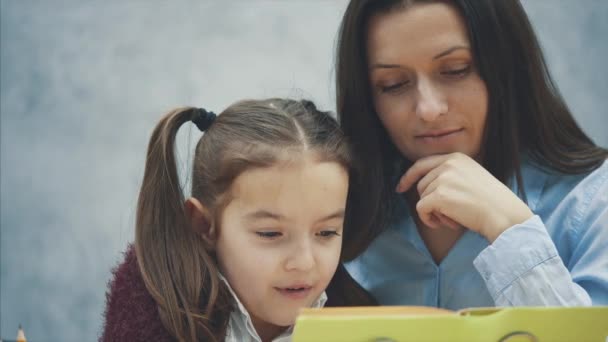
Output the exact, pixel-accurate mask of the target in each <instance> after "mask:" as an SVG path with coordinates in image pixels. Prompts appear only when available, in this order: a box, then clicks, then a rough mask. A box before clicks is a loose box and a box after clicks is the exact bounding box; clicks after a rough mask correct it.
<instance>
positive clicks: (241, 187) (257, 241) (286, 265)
mask: <svg viewBox="0 0 608 342" xmlns="http://www.w3.org/2000/svg"><path fill="white" fill-rule="evenodd" d="M347 191H348V173H347V171H346V170H345V169H344V168H343V167H342V166H341V165H339V164H338V163H335V162H318V161H316V160H314V159H313V158H306V160H305V161H300V162H293V163H284V164H280V165H276V166H273V167H269V168H256V169H251V170H248V171H245V172H244V173H242V174H241V175H239V176H238V177H237V178H236V180H235V181H234V183H233V185H232V187H231V192H230V195H231V198H232V199H231V201H230V203H229V204H228V206H227V207H226V208H225V210H224V212H223V214H222V222H221V227H220V229H219V232H218V234H219V235H218V237H217V240H216V253H217V257H218V261H219V264H220V265H219V266H220V270H221V272H222V274H223V275H224V276H225V277H226V278H227V279H228V281H229V283H230V285H231V286H232V288H233V290H234V291H235V292H236V294H237V295H238V297H239V300H240V301H241V302H242V303H243V304H244V305H245V307H246V308H247V310H248V311H249V314H250V315H251V317H252V320H253V323H254V325H255V327H256V329H257V330H258V333H260V334H261V331H263V330H266V331H268V329H276V328H277V327H283V326H288V325H291V324H294V322H295V319H296V316H297V315H298V311H299V309H300V308H302V307H309V306H311V305H312V304H313V303H314V302H315V301H316V300H317V298H319V296H320V295H321V293H322V292H323V291H324V290H325V288H326V287H327V285H328V284H329V281H330V280H331V278H332V277H333V274H334V272H335V270H336V268H337V266H338V262H339V259H340V250H341V247H342V225H343V220H344V209H345V205H346V195H347Z"/></svg>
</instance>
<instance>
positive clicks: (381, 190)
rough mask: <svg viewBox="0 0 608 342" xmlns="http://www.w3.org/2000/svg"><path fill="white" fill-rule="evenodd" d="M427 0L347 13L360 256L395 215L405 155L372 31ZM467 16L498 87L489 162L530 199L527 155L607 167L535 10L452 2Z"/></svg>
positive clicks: (339, 81) (340, 52)
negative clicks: (380, 83)
mask: <svg viewBox="0 0 608 342" xmlns="http://www.w3.org/2000/svg"><path fill="white" fill-rule="evenodd" d="M420 2H437V1H428V0H426V1H424V0H423V1H417V0H352V1H351V2H350V3H349V5H348V7H347V9H346V12H345V14H344V17H343V19H342V24H341V27H340V32H339V37H338V47H337V54H336V99H337V112H338V119H339V122H340V124H341V126H342V129H343V130H344V132H345V134H346V135H347V137H348V138H349V139H350V141H351V142H352V144H353V150H354V154H355V157H356V158H357V159H358V160H357V162H358V165H359V166H360V167H359V168H358V169H357V177H351V185H350V189H349V191H350V193H349V202H348V205H347V213H346V225H350V226H352V227H351V229H352V230H354V231H355V232H356V233H355V234H352V235H351V238H352V239H353V240H354V241H352V243H351V244H349V245H350V246H353V249H351V250H345V251H344V255H345V257H346V258H354V257H356V256H357V255H358V254H359V253H361V252H362V251H363V250H364V249H365V248H366V247H367V246H368V245H369V243H371V241H372V240H373V239H374V237H376V236H377V235H378V234H379V233H380V232H381V231H382V230H383V229H384V228H385V227H386V226H387V224H388V223H389V219H390V214H391V211H392V203H393V202H394V200H393V199H394V198H395V197H394V187H395V183H394V179H395V174H394V165H395V164H396V163H397V162H398V161H400V160H402V159H403V157H402V156H401V155H400V154H399V153H398V152H397V150H396V148H395V147H394V145H393V143H392V142H391V141H390V140H389V137H388V134H387V133H386V131H385V129H384V127H383V126H382V124H381V123H380V120H379V119H378V116H377V114H376V112H375V110H374V105H373V100H372V95H371V94H372V91H371V87H370V83H369V74H368V68H367V53H366V43H365V42H366V36H367V29H368V23H369V19H370V18H371V17H372V16H373V15H376V14H383V13H388V12H390V11H396V10H407V8H408V7H409V6H412V5H414V4H415V3H420ZM445 2H446V3H448V4H450V5H452V6H454V7H455V8H456V9H457V10H458V12H459V13H460V15H461V16H462V18H463V20H464V22H465V24H466V26H467V28H468V36H469V39H470V42H471V47H472V54H473V58H474V60H475V63H476V66H477V69H478V70H479V73H480V76H481V78H482V79H483V81H484V82H485V84H486V87H487V89H488V94H489V105H488V117H487V122H486V128H485V137H484V148H483V150H484V152H483V155H482V163H483V166H484V167H485V168H486V169H487V170H488V171H490V172H491V173H492V174H493V175H494V177H496V178H497V179H498V180H500V181H501V182H503V183H506V182H507V181H508V180H509V178H510V177H512V176H515V180H516V182H517V185H518V189H520V192H521V195H522V196H523V197H524V199H525V189H524V187H523V181H522V176H521V170H520V168H521V154H522V152H526V153H529V155H530V156H531V157H532V158H533V160H535V161H536V162H538V164H540V165H543V166H545V167H547V168H549V169H552V170H554V171H556V172H561V173H566V174H579V173H585V172H589V171H591V170H594V169H595V168H597V167H599V166H600V165H601V164H602V163H603V162H604V160H606V157H608V151H607V150H606V149H604V148H601V147H599V146H597V145H595V144H594V143H593V141H592V140H591V139H590V138H589V137H588V136H587V135H586V134H585V133H584V132H583V130H582V129H581V128H580V127H579V126H578V124H577V123H576V121H575V119H574V117H573V116H572V114H571V113H570V110H569V109H568V107H567V106H566V104H565V102H564V100H563V99H562V97H561V95H560V94H559V91H558V89H557V87H556V86H555V84H554V82H553V80H552V79H551V76H550V74H549V71H548V69H547V66H546V63H545V60H544V57H543V54H542V51H541V48H540V46H539V43H538V40H537V38H536V35H535V34H534V31H533V29H532V26H531V25H530V22H529V20H528V17H527V15H526V13H525V11H524V9H523V8H522V6H521V4H520V3H519V1H517V0H509V1H502V0H499V1H497V0H451V1H445Z"/></svg>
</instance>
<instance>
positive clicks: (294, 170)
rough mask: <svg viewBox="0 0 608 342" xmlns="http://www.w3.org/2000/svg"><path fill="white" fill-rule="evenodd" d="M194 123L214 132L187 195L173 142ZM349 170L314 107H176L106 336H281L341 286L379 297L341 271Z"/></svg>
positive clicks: (162, 135)
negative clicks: (209, 109) (182, 128)
mask: <svg viewBox="0 0 608 342" xmlns="http://www.w3.org/2000/svg"><path fill="white" fill-rule="evenodd" d="M189 121H192V122H193V123H195V124H196V125H197V126H198V128H199V129H200V130H201V131H204V132H205V134H204V135H203V136H202V138H201V139H200V140H199V142H198V144H197V146H196V151H195V154H194V161H193V170H192V197H190V198H188V199H185V198H184V196H183V194H182V191H181V188H180V184H179V179H178V173H177V168H176V165H175V156H174V141H175V136H176V134H177V131H178V129H179V128H180V126H182V125H183V124H184V123H186V122H189ZM350 169H351V158H350V155H349V149H348V146H347V144H346V141H345V139H344V137H343V135H342V132H341V130H340V129H339V128H338V126H337V123H336V121H335V120H334V119H332V118H331V117H330V116H329V114H328V113H325V112H321V111H319V110H317V109H316V108H315V106H314V104H312V103H311V102H309V101H300V102H298V101H293V100H282V99H269V100H263V101H242V102H238V103H236V104H233V105H232V106H230V107H229V108H227V109H226V110H225V111H224V112H223V113H221V115H219V116H217V119H216V117H215V114H213V113H210V112H206V111H204V110H202V109H194V108H186V109H178V110H174V111H172V112H170V113H169V114H167V115H166V116H165V117H164V118H163V119H162V120H161V121H160V123H159V124H158V125H157V126H156V128H155V130H154V132H153V133H152V137H151V139H150V144H149V147H148V155H147V160H146V167H145V174H144V179H143V184H142V187H141V191H140V194H139V202H138V209H137V222H136V234H135V244H134V248H131V249H130V250H129V251H128V252H127V253H126V260H125V262H124V263H123V264H122V265H121V266H120V267H119V268H118V269H117V270H116V271H115V272H114V280H113V282H112V283H111V289H110V293H109V294H108V295H107V308H106V313H105V319H106V322H105V328H104V332H103V336H102V340H103V341H172V340H179V341H200V340H204V341H223V340H226V341H283V340H286V339H288V338H289V336H290V334H291V326H292V325H293V324H294V322H295V319H296V316H297V314H298V310H299V309H300V308H302V307H321V306H323V305H324V303H325V301H326V300H327V296H326V293H325V289H326V288H327V287H328V285H329V284H330V282H331V286H330V289H328V292H329V294H330V295H331V296H332V297H335V298H334V299H333V301H334V302H333V304H334V305H365V304H372V300H371V299H370V298H369V297H368V296H366V294H365V293H364V291H362V290H361V289H360V288H358V287H357V285H356V284H355V283H354V282H353V281H352V279H351V278H349V277H348V276H347V274H346V272H344V270H343V269H342V268H340V267H339V262H340V253H341V246H342V237H343V235H344V234H345V231H344V230H343V221H344V211H345V204H346V196H347V192H348V182H349V170H350ZM336 269H338V272H337V273H336V275H335V276H334V273H335V272H336ZM332 278H333V279H332ZM340 293H343V295H340Z"/></svg>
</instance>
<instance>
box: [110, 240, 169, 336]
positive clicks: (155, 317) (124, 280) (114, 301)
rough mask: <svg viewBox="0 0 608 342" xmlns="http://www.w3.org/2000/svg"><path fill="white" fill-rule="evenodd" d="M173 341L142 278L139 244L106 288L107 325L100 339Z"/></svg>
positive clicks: (125, 254) (132, 249) (114, 270)
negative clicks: (138, 254) (138, 259)
mask: <svg viewBox="0 0 608 342" xmlns="http://www.w3.org/2000/svg"><path fill="white" fill-rule="evenodd" d="M152 340H153V341H173V340H174V339H173V338H172V337H171V336H170V335H169V333H168V332H167V330H166V329H165V328H164V326H163V324H162V322H161V319H160V316H159V314H158V308H157V305H156V302H155V301H154V298H153V297H152V295H150V293H149V292H148V290H147V289H146V285H145V283H144V280H143V278H142V275H141V272H140V270H139V266H138V264H137V256H136V254H135V247H134V246H133V245H129V246H128V248H127V250H126V252H125V253H124V260H123V261H122V263H121V264H119V265H118V266H117V267H116V268H114V269H113V270H112V279H111V280H110V282H109V284H108V291H107V292H106V309H105V312H104V328H103V335H102V336H101V338H100V341H104V342H105V341H152Z"/></svg>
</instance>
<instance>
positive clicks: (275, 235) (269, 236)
mask: <svg viewBox="0 0 608 342" xmlns="http://www.w3.org/2000/svg"><path fill="white" fill-rule="evenodd" d="M255 233H256V234H257V235H258V236H259V237H262V238H265V239H275V238H278V237H280V236H281V235H283V234H281V233H280V232H255Z"/></svg>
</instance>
